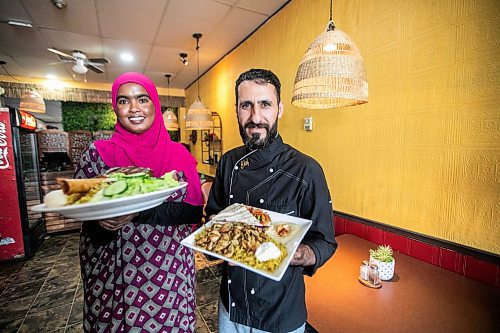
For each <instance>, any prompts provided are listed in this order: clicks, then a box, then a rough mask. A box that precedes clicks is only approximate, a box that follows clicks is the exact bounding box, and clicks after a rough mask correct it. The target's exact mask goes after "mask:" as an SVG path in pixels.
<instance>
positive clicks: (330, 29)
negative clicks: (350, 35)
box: [326, 0, 335, 31]
mask: <svg viewBox="0 0 500 333" xmlns="http://www.w3.org/2000/svg"><path fill="white" fill-rule="evenodd" d="M332 13H333V0H331V1H330V21H328V25H327V27H326V31H333V30H335V23H333V15H332Z"/></svg>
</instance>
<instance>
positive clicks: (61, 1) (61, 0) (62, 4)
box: [52, 0, 67, 9]
mask: <svg viewBox="0 0 500 333" xmlns="http://www.w3.org/2000/svg"><path fill="white" fill-rule="evenodd" d="M52 4H53V5H54V6H56V8H57V9H64V8H66V6H67V3H66V0H52Z"/></svg>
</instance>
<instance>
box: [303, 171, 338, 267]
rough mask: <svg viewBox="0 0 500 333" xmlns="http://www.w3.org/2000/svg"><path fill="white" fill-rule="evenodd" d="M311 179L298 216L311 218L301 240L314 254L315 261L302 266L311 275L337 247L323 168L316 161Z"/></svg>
mask: <svg viewBox="0 0 500 333" xmlns="http://www.w3.org/2000/svg"><path fill="white" fill-rule="evenodd" d="M310 179H311V181H310V182H309V185H308V190H307V192H306V195H305V197H304V198H303V201H302V204H301V205H300V210H301V211H300V216H301V217H304V218H308V219H311V220H312V221H313V222H312V225H311V227H310V228H309V230H308V232H307V233H306V235H305V236H304V239H303V240H302V244H306V245H308V246H309V247H310V248H311V249H312V250H313V252H314V254H315V255H316V263H315V264H314V265H312V266H308V267H304V274H306V275H309V276H312V275H313V274H314V273H315V272H316V270H317V269H318V268H319V267H321V266H322V265H323V264H324V263H325V262H326V261H327V260H328V259H329V258H330V257H331V256H332V255H333V254H334V253H335V250H336V249H337V241H336V240H335V232H334V228H333V210H332V203H331V202H332V201H331V197H330V192H329V190H328V185H327V183H326V179H325V175H324V173H323V169H322V168H321V166H320V165H319V164H317V163H315V164H314V165H313V167H312V168H311V178H310Z"/></svg>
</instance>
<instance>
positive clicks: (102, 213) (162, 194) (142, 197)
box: [31, 182, 187, 221]
mask: <svg viewBox="0 0 500 333" xmlns="http://www.w3.org/2000/svg"><path fill="white" fill-rule="evenodd" d="M186 186H187V183H186V182H179V186H176V187H171V188H167V189H164V190H159V191H155V192H150V193H145V194H138V195H134V196H130V197H124V198H118V199H112V200H107V201H100V202H92V203H83V204H76V205H72V206H63V207H52V208H50V207H47V206H45V204H40V205H35V206H32V207H31V210H32V211H35V212H41V213H59V214H61V215H63V216H66V217H69V218H72V219H77V220H80V221H88V220H101V219H106V218H110V217H116V216H121V215H126V214H132V213H136V212H140V211H143V210H146V209H150V208H153V207H156V206H159V205H160V204H161V203H162V202H163V201H165V200H166V199H167V198H168V197H169V196H170V195H171V194H172V193H174V192H176V191H178V190H180V189H181V188H183V187H186ZM58 191H61V190H58Z"/></svg>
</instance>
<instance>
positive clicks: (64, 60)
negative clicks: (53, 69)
mask: <svg viewBox="0 0 500 333" xmlns="http://www.w3.org/2000/svg"><path fill="white" fill-rule="evenodd" d="M70 62H74V61H73V60H69V59H61V60H60V61H58V62H51V63H50V64H49V65H51V66H55V65H60V64H68V63H70Z"/></svg>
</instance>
